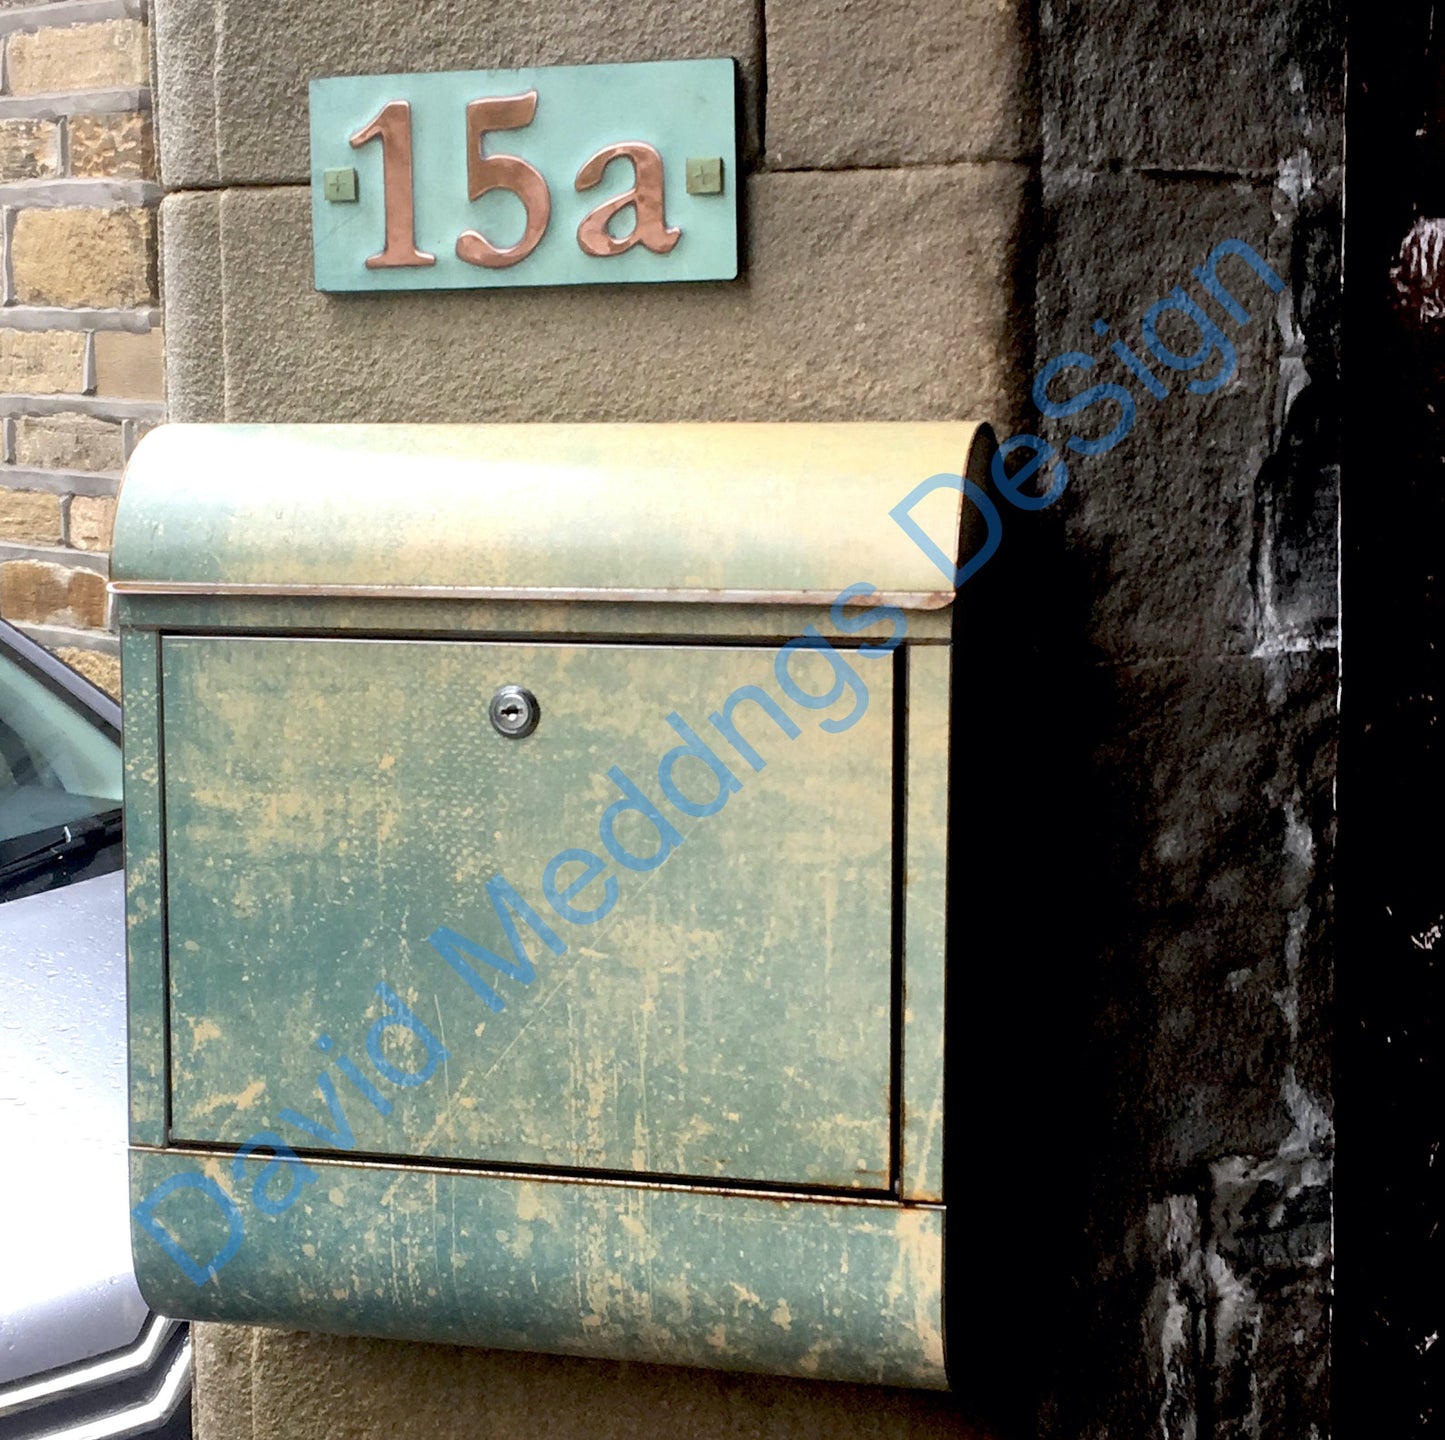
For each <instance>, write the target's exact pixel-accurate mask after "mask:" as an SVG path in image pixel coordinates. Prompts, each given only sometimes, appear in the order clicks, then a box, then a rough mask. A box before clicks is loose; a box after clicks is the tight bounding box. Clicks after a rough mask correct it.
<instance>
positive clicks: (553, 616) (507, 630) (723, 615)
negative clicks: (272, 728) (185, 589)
mask: <svg viewBox="0 0 1445 1440" xmlns="http://www.w3.org/2000/svg"><path fill="white" fill-rule="evenodd" d="M117 609H118V613H119V616H120V623H121V624H122V625H123V626H125V627H126V628H127V629H160V630H214V629H220V630H258V631H264V632H267V633H271V634H285V633H286V632H288V631H295V630H299V631H303V632H306V633H308V634H310V633H314V632H316V631H318V630H336V631H343V632H349V633H358V632H360V633H370V634H375V633H382V632H395V633H399V634H405V635H411V636H418V635H445V634H465V635H469V636H471V637H472V638H473V639H502V638H516V639H533V638H537V637H542V636H554V637H557V638H563V639H581V638H599V639H600V638H617V639H651V638H662V637H677V638H682V639H693V640H703V639H705V640H775V641H777V642H778V643H779V644H782V643H783V642H785V641H788V640H791V639H792V638H793V637H794V636H796V635H801V634H802V633H803V631H804V630H805V629H806V628H807V627H808V626H809V625H813V626H816V627H817V629H818V630H819V631H820V632H821V633H822V634H824V635H826V636H829V637H830V638H831V637H833V636H835V635H836V636H842V638H844V639H852V638H857V637H856V635H855V636H853V637H850V636H848V635H846V634H845V633H844V632H843V631H840V630H839V628H838V626H837V624H836V623H835V622H834V620H833V617H832V614H831V610H830V607H828V606H824V605H794V604H788V605H782V604H778V605H721V604H719V605H673V604H638V603H630V602H629V603H619V602H610V603H609V602H606V601H575V602H566V601H520V600H459V599H455V598H450V597H449V598H447V599H445V600H430V599H427V600H407V599H397V598H394V597H387V598H384V599H374V598H373V599H367V598H352V597H348V598H344V599H343V598H338V597H326V596H319V595H304V596H286V597H282V598H260V597H256V596H225V597H222V598H217V597H210V596H204V595H122V596H120V597H119V598H118V603H117ZM906 619H907V624H908V640H909V643H910V644H914V643H917V642H923V643H927V644H942V643H946V642H947V640H948V638H949V627H950V623H951V621H950V611H949V610H946V609H945V610H914V611H910V612H909V614H908V615H907V617H906ZM876 626H877V628H876V629H875V630H873V631H871V632H865V633H864V638H873V637H876V636H882V635H886V634H887V630H888V626H887V624H886V623H885V622H883V621H878V622H876Z"/></svg>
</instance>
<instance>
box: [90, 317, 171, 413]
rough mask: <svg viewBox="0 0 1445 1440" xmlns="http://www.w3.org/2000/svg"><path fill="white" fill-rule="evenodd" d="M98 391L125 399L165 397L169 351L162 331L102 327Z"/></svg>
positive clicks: (98, 341) (98, 337)
mask: <svg viewBox="0 0 1445 1440" xmlns="http://www.w3.org/2000/svg"><path fill="white" fill-rule="evenodd" d="M95 381H96V392H97V393H98V394H100V395H108V396H114V397H116V398H117V399H124V400H161V399H164V397H165V383H166V374H165V352H164V347H163V344H162V340H161V332H160V331H159V330H151V331H148V332H147V333H146V334H144V335H129V334H127V333H126V332H125V331H122V330H102V331H100V332H99V333H98V334H97V335H96V337H95Z"/></svg>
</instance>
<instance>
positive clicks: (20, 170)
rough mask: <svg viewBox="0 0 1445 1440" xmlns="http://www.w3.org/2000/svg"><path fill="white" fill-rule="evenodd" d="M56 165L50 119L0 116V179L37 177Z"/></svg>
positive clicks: (55, 134)
mask: <svg viewBox="0 0 1445 1440" xmlns="http://www.w3.org/2000/svg"><path fill="white" fill-rule="evenodd" d="M59 169H60V127H59V126H58V125H57V124H56V123H55V122H54V121H53V120H0V180H38V179H42V178H44V177H45V176H48V175H54V174H56V173H57V172H58V171H59Z"/></svg>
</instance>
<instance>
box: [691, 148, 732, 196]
mask: <svg viewBox="0 0 1445 1440" xmlns="http://www.w3.org/2000/svg"><path fill="white" fill-rule="evenodd" d="M722 188H723V162H722V157H721V156H718V155H715V156H704V157H701V158H695V157H694V158H689V160H688V162H687V193H688V194H689V195H721V194H722Z"/></svg>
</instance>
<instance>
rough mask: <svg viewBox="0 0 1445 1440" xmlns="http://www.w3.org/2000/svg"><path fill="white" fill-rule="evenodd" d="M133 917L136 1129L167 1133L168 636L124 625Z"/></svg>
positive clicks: (129, 905) (153, 1138) (139, 1136)
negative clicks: (164, 669) (164, 844)
mask: <svg viewBox="0 0 1445 1440" xmlns="http://www.w3.org/2000/svg"><path fill="white" fill-rule="evenodd" d="M120 661H121V676H122V683H123V685H124V693H125V717H126V719H125V732H124V736H123V744H124V749H125V772H124V785H125V792H124V793H125V887H126V895H125V920H126V932H125V933H126V977H127V1010H128V1018H129V1038H130V1079H129V1085H130V1137H131V1139H132V1140H135V1141H139V1142H143V1143H145V1144H149V1145H160V1144H163V1143H164V1142H165V1138H166V1064H165V1046H166V1002H165V899H164V891H163V885H162V873H161V866H162V858H163V855H162V850H161V786H160V772H161V762H160V739H161V735H160V712H159V706H160V641H159V639H158V638H157V637H156V636H155V635H153V634H146V633H144V632H132V631H128V630H127V631H123V633H122V635H121V642H120Z"/></svg>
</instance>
